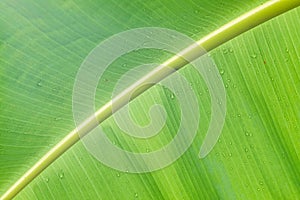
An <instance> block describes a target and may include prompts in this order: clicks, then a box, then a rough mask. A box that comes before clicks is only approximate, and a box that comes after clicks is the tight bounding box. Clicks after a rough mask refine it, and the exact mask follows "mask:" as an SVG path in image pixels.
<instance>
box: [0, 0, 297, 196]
mask: <svg viewBox="0 0 300 200" xmlns="http://www.w3.org/2000/svg"><path fill="white" fill-rule="evenodd" d="M263 2H264V1H247V2H243V1H238V0H214V1H211V0H199V1H195V0H189V1H178V0H171V1H140V0H139V1H135V0H133V1H129V0H125V1H93V0H89V1H79V0H73V1H69V0H66V1H48V0H47V1H39V2H36V1H29V0H26V1H9V0H3V1H1V2H0V9H1V12H0V67H1V68H0V69H1V71H0V76H1V79H0V94H1V96H0V102H1V104H0V110H1V113H0V117H1V120H0V160H1V163H0V194H3V193H4V192H5V191H7V190H8V189H9V187H10V186H11V185H12V184H13V183H15V182H16V181H17V180H18V179H19V178H20V177H21V176H22V175H23V174H24V173H25V172H26V171H27V170H28V169H29V168H30V167H31V166H32V165H34V164H35V163H36V162H37V161H38V160H39V159H40V158H41V157H42V156H43V155H44V154H45V153H46V152H48V151H49V150H50V149H51V148H52V147H53V146H54V145H55V144H57V143H58V142H59V141H60V140H61V139H62V138H63V137H64V136H65V135H66V134H67V133H69V132H70V131H71V130H73V129H74V127H75V124H74V121H73V116H72V90H73V84H74V81H75V78H76V73H77V70H78V69H79V67H80V65H81V63H82V62H83V60H84V58H85V57H86V56H87V54H88V53H89V52H90V51H91V50H92V49H93V48H94V47H96V46H97V45H98V44H99V43H100V42H101V41H103V40H105V39H106V38H108V37H110V36H111V35H113V34H116V33H119V32H122V31H125V30H129V29H132V28H138V27H164V28H169V29H174V30H176V31H179V32H182V33H184V34H186V35H188V36H190V37H191V38H193V39H195V40H199V39H201V38H202V37H203V36H205V35H207V34H209V33H210V32H212V31H214V30H215V29H217V28H219V27H220V26H222V25H224V24H226V23H227V22H229V21H230V20H233V19H235V18H237V17H238V16H240V15H241V14H244V13H245V12H247V11H249V10H251V9H252V8H255V7H257V6H258V5H260V4H261V3H263ZM299 16H300V9H299V8H296V9H294V10H292V11H289V12H287V13H285V14H283V15H281V16H279V17H276V18H274V19H272V20H270V21H268V22H266V23H264V24H262V25H260V26H258V27H256V28H254V29H252V30H250V31H248V32H246V33H244V34H242V35H240V36H238V37H236V38H234V39H233V40H231V41H229V42H227V43H225V44H223V45H221V46H219V47H218V48H216V49H214V50H213V51H211V52H210V54H211V55H210V57H211V58H212V59H213V60H214V62H215V63H216V66H217V67H218V69H219V70H220V74H221V75H222V79H223V82H224V84H225V87H226V95H227V115H226V121H225V125H224V128H223V131H222V135H221V137H220V139H219V141H218V143H217V145H216V146H215V147H214V149H213V151H212V152H211V153H210V154H209V155H208V156H207V157H205V158H204V159H199V158H198V153H199V147H200V146H201V144H202V142H203V138H204V136H205V134H206V131H207V128H208V124H209V121H210V117H211V116H210V114H211V113H210V106H211V102H210V95H209V92H208V90H207V86H206V85H205V83H204V81H203V79H202V78H201V77H199V76H198V75H197V74H196V73H194V69H193V68H192V67H190V66H186V67H185V68H183V69H181V70H180V71H179V73H181V74H183V75H184V76H185V77H186V78H187V79H188V80H189V81H190V82H191V88H192V89H193V90H194V91H195V93H196V94H197V98H198V100H199V102H201V105H199V106H200V113H199V114H200V116H201V122H200V123H199V127H200V128H199V130H198V134H197V136H196V138H195V139H194V142H193V144H192V146H191V147H190V148H189V149H188V151H187V152H186V153H185V154H184V155H183V156H182V157H181V158H179V159H178V160H177V161H176V162H174V163H173V164H172V165H170V166H168V167H166V168H164V169H162V170H159V171H155V172H151V173H144V174H130V173H123V172H119V171H117V170H114V169H111V168H109V167H107V166H105V165H103V164H102V163H100V162H99V161H97V160H96V159H95V158H94V157H92V155H90V154H89V152H88V151H87V150H86V149H85V147H84V145H83V144H82V143H81V142H78V143H77V144H75V145H74V146H73V147H72V148H71V149H69V150H68V151H67V152H66V153H65V154H63V155H62V156H61V157H60V158H58V159H57V160H56V161H55V162H54V163H53V164H52V165H51V166H49V167H48V168H47V169H46V170H45V171H43V172H42V173H41V174H40V175H39V176H38V177H37V178H36V179H34V180H33V181H32V182H31V183H30V184H29V185H28V186H27V187H26V188H25V189H24V190H22V191H21V192H20V193H19V194H18V195H17V196H16V199H298V198H299V197H300V189H299V188H300V181H299V180H300V161H299V160H300V159H299V154H300V126H299V124H300V104H299V102H300V68H299V66H300V53H299V49H300V35H299V26H300V21H299V19H300V17H299ZM169 56H170V55H169V54H167V53H162V52H159V51H155V50H148V51H141V52H133V53H132V54H129V55H127V56H124V57H121V58H120V59H118V60H116V61H115V62H114V63H113V64H112V65H111V66H110V68H109V70H108V71H107V73H105V75H104V77H103V79H101V80H100V82H99V85H98V88H97V92H96V105H97V107H101V106H102V105H104V104H105V103H106V102H107V101H109V100H110V97H111V91H112V90H113V87H114V84H115V83H116V82H117V81H118V79H119V78H120V77H121V76H122V74H124V73H125V72H126V71H128V70H130V69H132V68H134V67H136V66H137V65H139V64H143V63H149V62H152V63H153V62H155V63H162V62H164V61H165V60H166V59H167V58H169ZM157 102H158V103H161V104H162V105H163V106H164V107H165V109H166V112H167V113H168V120H167V123H166V125H165V126H164V128H163V129H162V131H161V132H160V133H159V135H157V136H155V137H154V138H151V140H149V141H147V142H145V141H143V140H138V139H134V138H131V137H128V136H126V135H125V134H124V133H122V131H121V130H120V129H119V128H118V126H117V125H116V123H115V122H114V120H113V119H112V118H109V119H108V120H106V121H105V122H104V123H103V124H101V126H102V127H103V129H104V130H105V132H106V133H107V136H108V137H109V138H110V139H111V140H112V141H113V142H114V143H115V145H117V146H120V147H122V148H124V149H127V150H130V151H134V152H147V151H149V150H150V151H153V150H155V149H159V148H161V147H163V146H164V145H165V144H166V143H168V142H169V141H170V140H171V139H172V138H173V137H174V134H175V133H176V129H177V128H178V122H179V121H180V109H179V107H178V106H179V105H178V102H177V101H176V97H175V98H173V96H172V93H170V91H168V90H167V89H166V88H162V87H159V86H154V87H152V88H151V89H149V90H148V91H146V92H145V93H144V94H142V95H141V96H139V97H138V98H137V99H136V100H134V101H133V102H131V103H130V108H131V114H132V116H133V118H134V120H136V121H137V122H138V123H140V124H147V123H148V122H149V120H150V119H149V117H148V114H147V113H148V109H149V108H150V106H151V105H153V103H157Z"/></svg>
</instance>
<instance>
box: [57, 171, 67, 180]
mask: <svg viewBox="0 0 300 200" xmlns="http://www.w3.org/2000/svg"><path fill="white" fill-rule="evenodd" d="M64 176H65V174H64V172H63V171H60V172H59V173H58V177H59V178H60V179H63V178H64Z"/></svg>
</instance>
